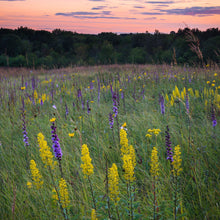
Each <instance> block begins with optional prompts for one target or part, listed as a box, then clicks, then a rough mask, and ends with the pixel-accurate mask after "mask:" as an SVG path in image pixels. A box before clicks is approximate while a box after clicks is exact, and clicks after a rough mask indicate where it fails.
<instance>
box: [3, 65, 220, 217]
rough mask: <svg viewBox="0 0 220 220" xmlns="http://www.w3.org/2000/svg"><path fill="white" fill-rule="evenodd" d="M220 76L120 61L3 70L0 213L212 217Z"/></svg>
mask: <svg viewBox="0 0 220 220" xmlns="http://www.w3.org/2000/svg"><path fill="white" fill-rule="evenodd" d="M1 76H2V74H1ZM219 76H220V72H219V69H218V68H215V69H212V68H210V67H204V68H188V67H184V68H181V67H177V66H175V67H171V66H166V65H151V66H144V65H143V66H133V65H130V66H127V65H126V66H123V67H122V66H105V67H90V68H88V69H86V68H85V67H84V68H82V69H80V68H75V69H74V68H72V69H71V68H69V69H60V70H53V71H52V70H50V71H46V70H39V71H36V70H35V71H33V72H30V73H26V74H25V75H23V77H22V73H21V75H19V74H17V75H16V76H13V75H5V76H4V77H1V78H0V80H1V86H0V94H1V97H0V116H1V117H0V125H1V126H0V152H1V154H0V159H1V180H0V182H1V187H0V202H1V208H0V218H1V219H179V218H182V219H218V217H219V205H220V204H219V199H218V196H217V195H218V194H219V193H220V188H219V184H218V182H219V167H220V162H219V155H220V149H219V147H218V146H220V137H219V135H218V134H219V132H220V127H219V123H218V121H219V116H220V78H219ZM207 81H208V82H209V83H207ZM158 100H159V104H158ZM125 122H126V123H125ZM84 143H86V144H84ZM174 146H175V147H174ZM27 164H28V166H27Z"/></svg>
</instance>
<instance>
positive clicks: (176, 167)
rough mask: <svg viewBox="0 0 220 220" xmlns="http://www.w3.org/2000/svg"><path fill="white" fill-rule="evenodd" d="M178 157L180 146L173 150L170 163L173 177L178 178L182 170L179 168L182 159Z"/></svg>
mask: <svg viewBox="0 0 220 220" xmlns="http://www.w3.org/2000/svg"><path fill="white" fill-rule="evenodd" d="M180 155H181V152H180V146H179V145H177V146H175V148H174V155H173V162H172V165H173V170H172V172H173V174H174V176H179V175H180V172H181V171H182V170H183V169H182V168H181V163H182V159H181V157H180Z"/></svg>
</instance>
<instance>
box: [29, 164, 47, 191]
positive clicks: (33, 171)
mask: <svg viewBox="0 0 220 220" xmlns="http://www.w3.org/2000/svg"><path fill="white" fill-rule="evenodd" d="M30 170H31V174H32V180H33V184H34V185H35V186H36V187H37V189H40V188H41V187H42V185H43V183H44V182H43V180H41V179H42V176H41V174H40V172H39V170H38V168H37V165H36V163H35V161H34V160H31V161H30ZM28 186H30V184H29V183H28Z"/></svg>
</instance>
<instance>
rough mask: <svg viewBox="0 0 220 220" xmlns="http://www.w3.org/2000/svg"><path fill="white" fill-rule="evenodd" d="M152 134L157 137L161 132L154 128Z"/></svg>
mask: <svg viewBox="0 0 220 220" xmlns="http://www.w3.org/2000/svg"><path fill="white" fill-rule="evenodd" d="M153 132H154V134H155V135H156V136H157V135H158V134H159V133H160V132H161V130H160V129H158V128H154V129H153Z"/></svg>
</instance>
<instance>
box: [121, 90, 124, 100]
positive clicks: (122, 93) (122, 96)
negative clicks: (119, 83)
mask: <svg viewBox="0 0 220 220" xmlns="http://www.w3.org/2000/svg"><path fill="white" fill-rule="evenodd" d="M121 99H124V92H123V91H122V92H121Z"/></svg>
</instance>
